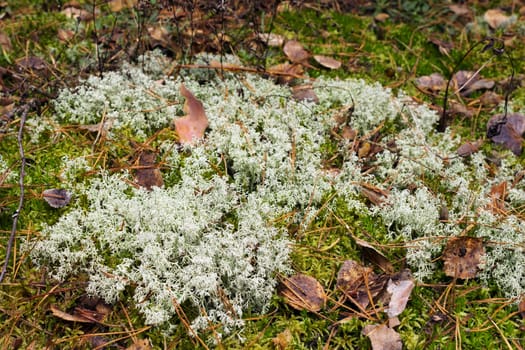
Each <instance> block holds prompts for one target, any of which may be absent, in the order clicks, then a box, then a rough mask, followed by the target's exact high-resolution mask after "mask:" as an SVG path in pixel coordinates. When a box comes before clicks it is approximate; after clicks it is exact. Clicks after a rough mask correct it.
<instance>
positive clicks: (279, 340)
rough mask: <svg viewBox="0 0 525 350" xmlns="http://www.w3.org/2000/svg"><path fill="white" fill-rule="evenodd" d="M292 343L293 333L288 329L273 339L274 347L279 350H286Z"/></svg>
mask: <svg viewBox="0 0 525 350" xmlns="http://www.w3.org/2000/svg"><path fill="white" fill-rule="evenodd" d="M291 341H292V332H290V329H288V328H286V329H285V330H284V331H282V332H281V333H279V334H277V336H276V337H275V338H273V339H272V343H273V345H275V347H276V348H277V349H279V350H285V349H287V348H288V346H289V345H290V342H291Z"/></svg>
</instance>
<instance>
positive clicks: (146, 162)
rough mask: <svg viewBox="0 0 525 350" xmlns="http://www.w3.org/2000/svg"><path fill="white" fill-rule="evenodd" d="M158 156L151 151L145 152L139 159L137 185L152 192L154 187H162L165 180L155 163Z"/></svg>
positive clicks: (136, 176)
mask: <svg viewBox="0 0 525 350" xmlns="http://www.w3.org/2000/svg"><path fill="white" fill-rule="evenodd" d="M156 158H157V154H156V153H155V152H153V151H150V150H144V151H142V152H141V153H140V155H139V157H138V164H137V166H136V170H135V183H136V184H137V185H139V186H140V187H144V188H145V189H147V190H148V191H151V189H152V188H153V187H162V186H163V185H164V180H163V179H162V174H161V172H160V170H159V168H158V166H157V165H156V163H155V161H156Z"/></svg>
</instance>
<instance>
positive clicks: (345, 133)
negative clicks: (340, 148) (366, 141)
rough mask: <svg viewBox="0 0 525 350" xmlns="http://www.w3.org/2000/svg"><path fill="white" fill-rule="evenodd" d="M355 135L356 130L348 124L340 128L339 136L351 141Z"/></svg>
mask: <svg viewBox="0 0 525 350" xmlns="http://www.w3.org/2000/svg"><path fill="white" fill-rule="evenodd" d="M356 136H357V131H356V130H354V129H352V128H351V127H350V126H348V125H345V126H343V128H342V130H341V137H342V138H343V139H344V140H347V141H352V140H354V139H355V138H356Z"/></svg>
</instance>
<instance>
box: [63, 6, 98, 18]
mask: <svg viewBox="0 0 525 350" xmlns="http://www.w3.org/2000/svg"><path fill="white" fill-rule="evenodd" d="M61 13H62V14H63V15H64V16H66V17H68V18H72V19H75V20H77V21H90V20H91V19H92V18H93V15H92V13H91V12H89V11H86V10H84V9H81V8H79V7H76V6H68V7H66V8H64V9H63V10H62V11H61Z"/></svg>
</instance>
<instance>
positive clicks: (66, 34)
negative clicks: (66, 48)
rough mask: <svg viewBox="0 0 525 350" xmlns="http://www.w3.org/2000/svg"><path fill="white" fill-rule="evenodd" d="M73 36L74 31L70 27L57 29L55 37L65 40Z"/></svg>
mask: <svg viewBox="0 0 525 350" xmlns="http://www.w3.org/2000/svg"><path fill="white" fill-rule="evenodd" d="M74 37H75V32H74V31H73V30H71V29H62V28H61V29H59V30H58V32H57V38H58V40H60V41H64V42H67V41H69V40H71V39H73V38H74Z"/></svg>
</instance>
